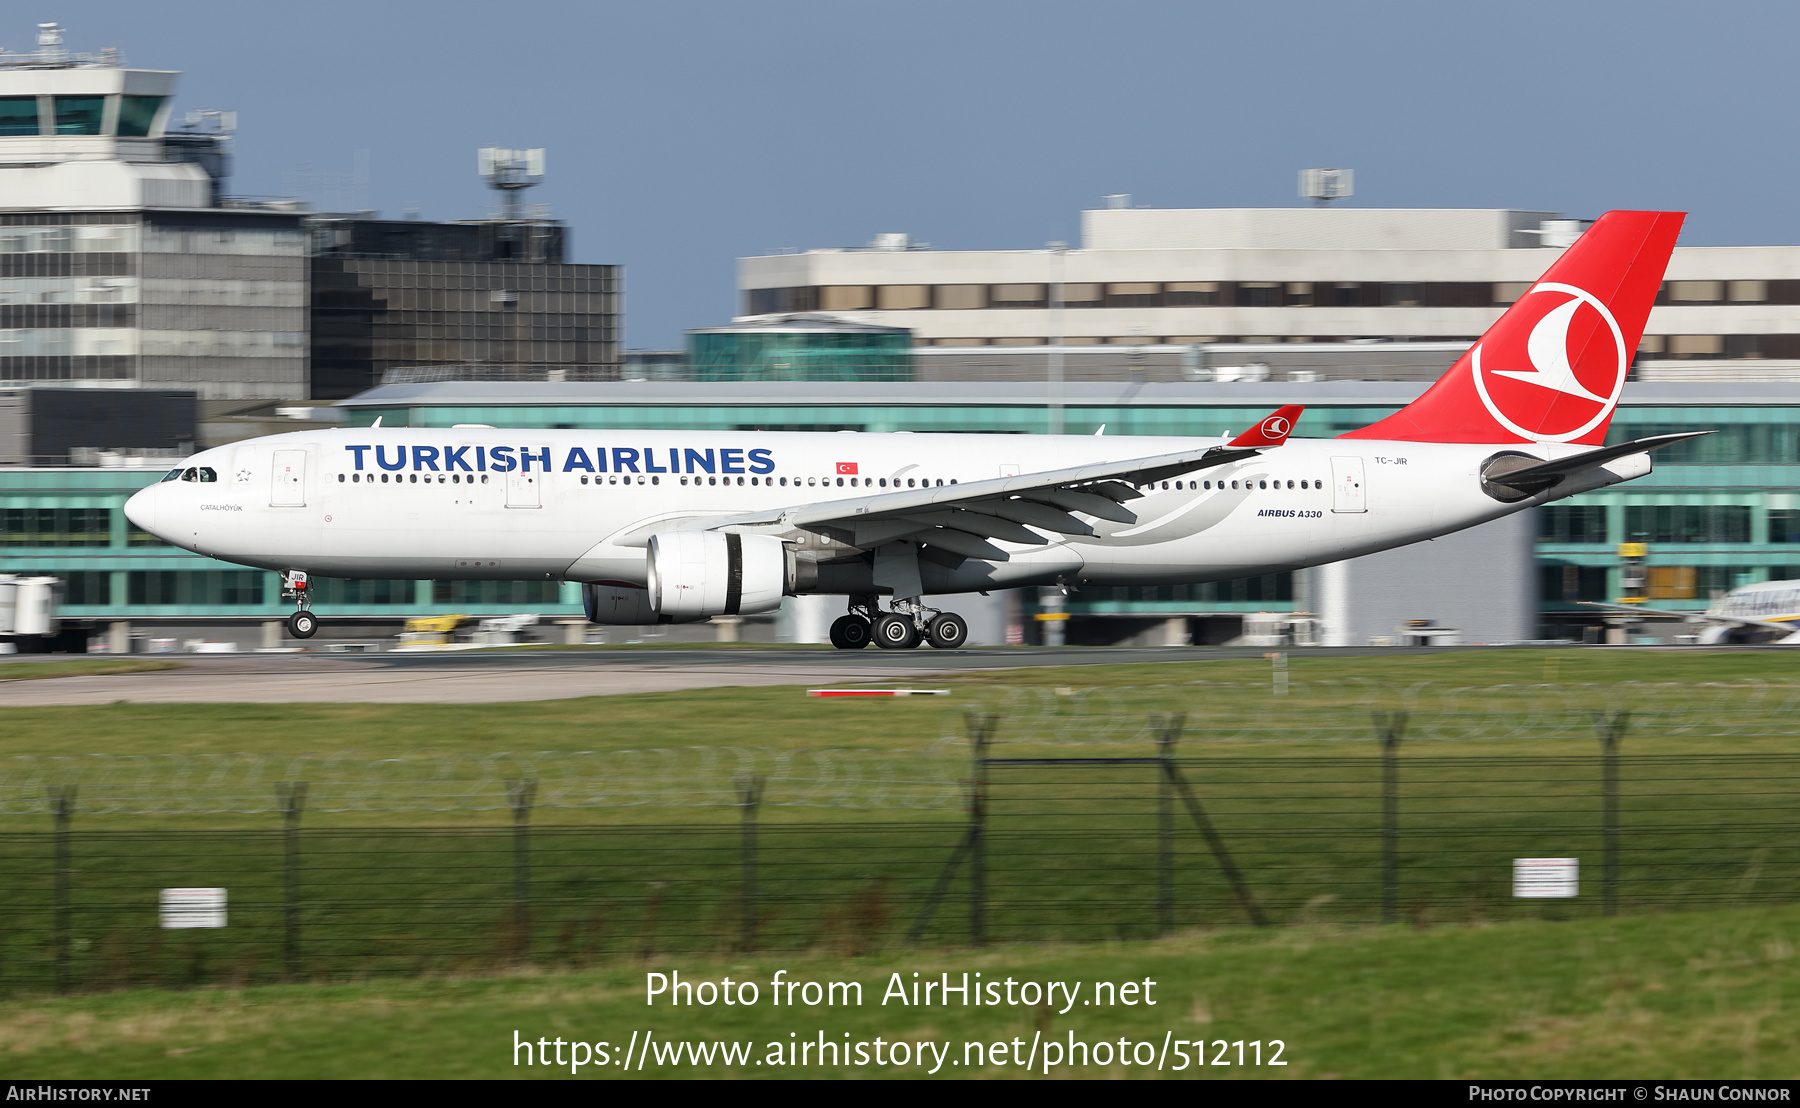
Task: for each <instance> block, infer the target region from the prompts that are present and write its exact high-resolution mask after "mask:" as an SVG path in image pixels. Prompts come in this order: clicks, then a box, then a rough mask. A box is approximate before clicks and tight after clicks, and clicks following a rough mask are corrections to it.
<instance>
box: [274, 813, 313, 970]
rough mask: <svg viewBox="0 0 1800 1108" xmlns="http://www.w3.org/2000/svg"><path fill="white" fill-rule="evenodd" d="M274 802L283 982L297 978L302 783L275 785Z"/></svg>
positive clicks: (298, 963) (298, 965) (298, 960)
mask: <svg viewBox="0 0 1800 1108" xmlns="http://www.w3.org/2000/svg"><path fill="white" fill-rule="evenodd" d="M275 799H276V801H277V802H278V803H279V804H280V805H281V851H282V878H283V879H282V901H281V927H282V941H281V964H282V972H283V973H284V974H285V976H286V977H287V979H288V980H289V981H295V980H298V979H299V976H300V811H301V809H303V808H304V807H306V782H304V781H281V782H277V783H276V785H275Z"/></svg>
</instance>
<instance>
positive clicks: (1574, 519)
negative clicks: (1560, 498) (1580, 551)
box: [1538, 504, 1607, 542]
mask: <svg viewBox="0 0 1800 1108" xmlns="http://www.w3.org/2000/svg"><path fill="white" fill-rule="evenodd" d="M1538 541H1539V542H1606V541H1607V538H1606V506H1605V505H1603V504H1558V505H1555V506H1553V507H1549V508H1544V509H1541V510H1540V511H1539V513H1538Z"/></svg>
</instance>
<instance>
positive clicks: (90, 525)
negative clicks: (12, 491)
mask: <svg viewBox="0 0 1800 1108" xmlns="http://www.w3.org/2000/svg"><path fill="white" fill-rule="evenodd" d="M111 538H112V512H111V510H109V509H107V508H6V509H4V511H3V513H0V546H106V545H108V544H109V543H110V542H111Z"/></svg>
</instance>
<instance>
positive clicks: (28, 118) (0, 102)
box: [0, 96, 38, 135]
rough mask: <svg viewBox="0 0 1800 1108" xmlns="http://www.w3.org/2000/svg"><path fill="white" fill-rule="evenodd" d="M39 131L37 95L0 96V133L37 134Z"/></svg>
mask: <svg viewBox="0 0 1800 1108" xmlns="http://www.w3.org/2000/svg"><path fill="white" fill-rule="evenodd" d="M37 133H38V102H37V97H35V96H4V97H0V135H35V134H37Z"/></svg>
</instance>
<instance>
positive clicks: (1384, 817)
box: [1375, 712, 1406, 923]
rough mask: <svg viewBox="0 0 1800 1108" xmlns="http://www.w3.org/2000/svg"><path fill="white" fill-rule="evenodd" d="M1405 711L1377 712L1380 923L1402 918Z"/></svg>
mask: <svg viewBox="0 0 1800 1108" xmlns="http://www.w3.org/2000/svg"><path fill="white" fill-rule="evenodd" d="M1405 731H1406V713H1405V712H1376V713H1375V734H1376V735H1377V736H1379V737H1380V739H1381V922H1382V923H1393V922H1394V921H1395V920H1396V919H1398V918H1399V915H1400V737H1401V735H1402V734H1404V733H1405Z"/></svg>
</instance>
